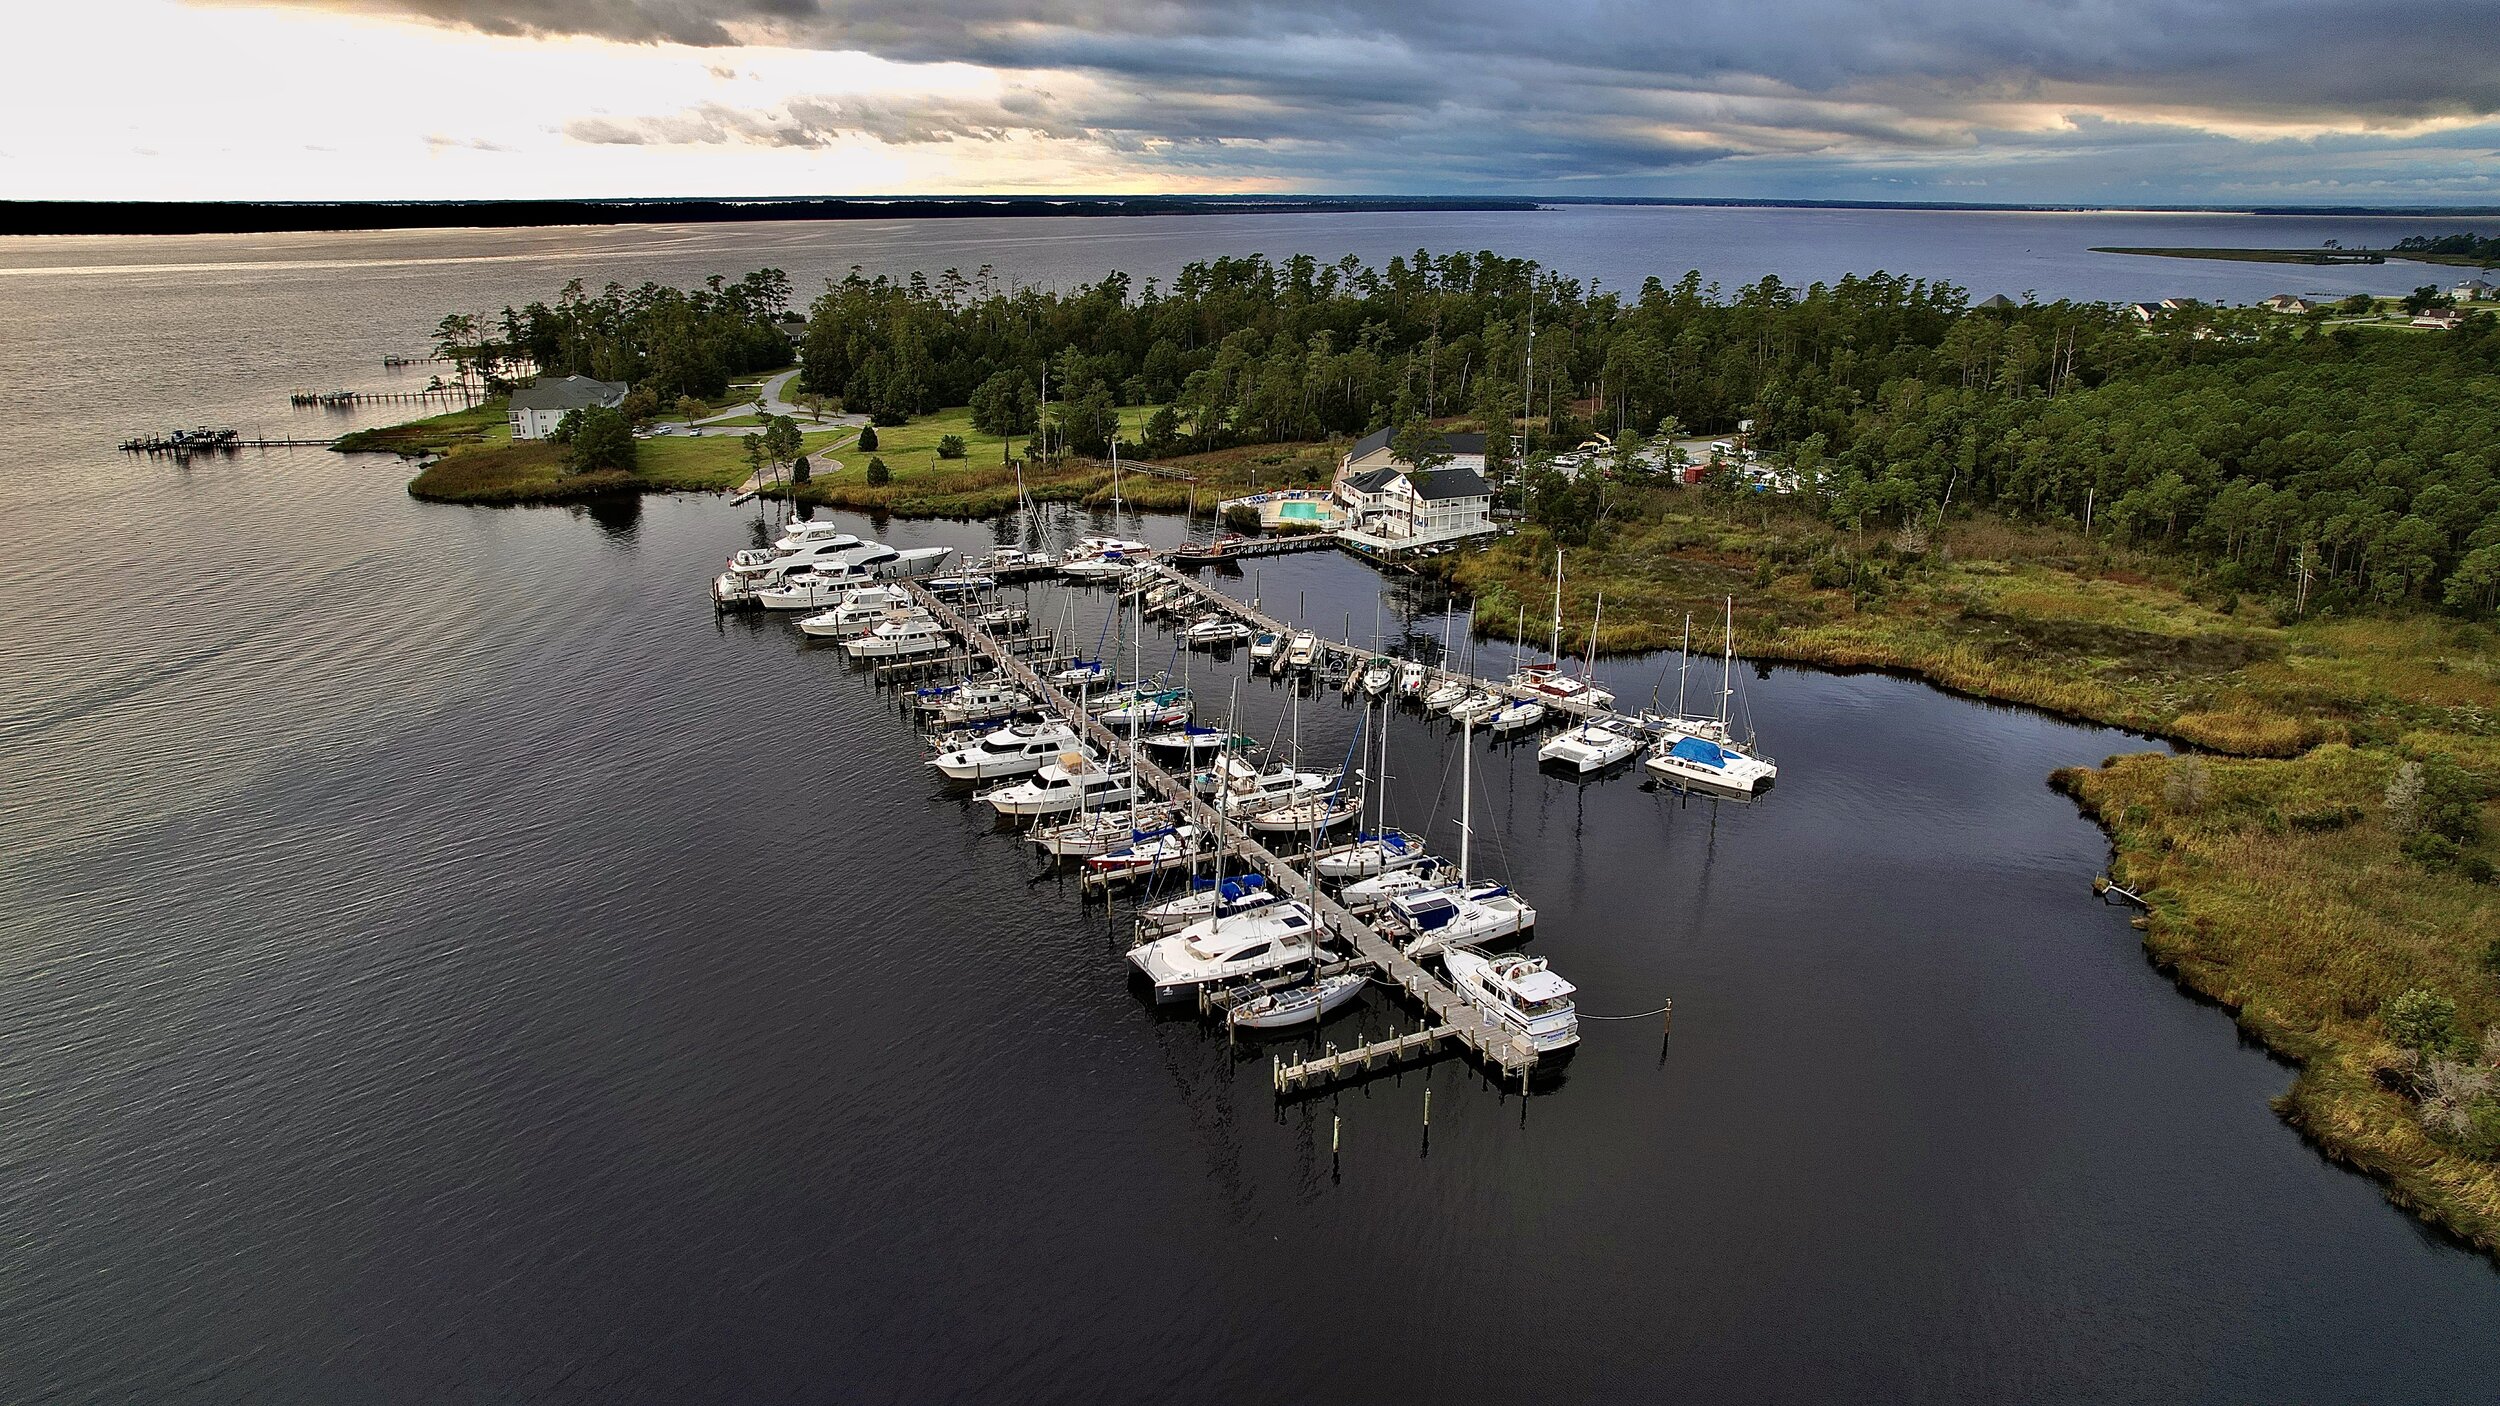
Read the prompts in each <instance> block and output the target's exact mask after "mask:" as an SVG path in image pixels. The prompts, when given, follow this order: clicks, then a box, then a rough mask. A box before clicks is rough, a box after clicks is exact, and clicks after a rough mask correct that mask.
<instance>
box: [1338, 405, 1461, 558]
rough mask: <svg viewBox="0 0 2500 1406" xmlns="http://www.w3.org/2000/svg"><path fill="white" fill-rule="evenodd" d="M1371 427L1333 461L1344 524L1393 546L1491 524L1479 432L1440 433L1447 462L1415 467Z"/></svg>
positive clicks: (1381, 432) (1453, 535)
mask: <svg viewBox="0 0 2500 1406" xmlns="http://www.w3.org/2000/svg"><path fill="white" fill-rule="evenodd" d="M1389 437H1390V432H1389V431H1387V430H1376V431H1374V432H1373V433H1371V434H1368V435H1365V436H1364V437H1363V438H1361V439H1358V440H1356V441H1355V442H1354V445H1353V447H1352V448H1351V449H1348V450H1347V451H1346V454H1345V457H1344V458H1343V459H1342V460H1340V461H1339V462H1338V465H1337V482H1336V486H1335V489H1334V493H1335V496H1336V499H1337V502H1338V504H1339V505H1340V506H1341V507H1342V509H1343V510H1344V515H1345V519H1346V524H1347V528H1348V530H1349V531H1351V532H1353V533H1356V534H1358V535H1360V536H1363V537H1370V538H1375V539H1378V540H1380V541H1382V542H1383V543H1386V544H1389V545H1394V546H1413V545H1417V544H1420V543H1424V542H1435V541H1444V540H1448V539H1451V538H1457V537H1470V536H1474V535H1476V534H1478V533H1484V532H1490V531H1492V530H1493V487H1492V485H1491V484H1488V483H1486V482H1485V480H1484V436H1483V435H1480V434H1446V435H1443V436H1441V442H1442V444H1443V446H1444V447H1445V448H1446V449H1447V451H1448V453H1449V455H1450V462H1449V463H1448V464H1447V465H1446V466H1444V467H1441V468H1437V469H1432V470H1429V471H1424V470H1418V469H1417V468H1416V467H1415V466H1414V465H1413V464H1410V463H1408V462H1406V461H1405V460H1403V459H1400V458H1399V457H1398V456H1397V454H1396V452H1395V451H1393V450H1392V449H1391V448H1390V447H1389Z"/></svg>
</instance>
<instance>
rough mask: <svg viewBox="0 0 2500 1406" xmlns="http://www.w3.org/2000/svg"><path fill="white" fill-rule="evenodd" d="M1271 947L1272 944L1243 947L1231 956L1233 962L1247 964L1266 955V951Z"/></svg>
mask: <svg viewBox="0 0 2500 1406" xmlns="http://www.w3.org/2000/svg"><path fill="white" fill-rule="evenodd" d="M1272 945H1273V944H1271V943H1266V942H1262V943H1260V944H1259V945H1258V946H1256V947H1244V948H1243V949H1241V950H1240V951H1238V952H1236V953H1234V954H1233V960H1234V961H1236V962H1247V961H1250V960H1251V959H1253V958H1256V957H1264V956H1266V955H1267V949H1268V948H1269V947H1270V946H1272Z"/></svg>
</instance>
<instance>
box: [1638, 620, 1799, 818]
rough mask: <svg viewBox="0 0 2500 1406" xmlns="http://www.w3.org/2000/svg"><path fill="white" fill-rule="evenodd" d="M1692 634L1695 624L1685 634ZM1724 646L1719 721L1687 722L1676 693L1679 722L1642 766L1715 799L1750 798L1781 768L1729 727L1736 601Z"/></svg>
mask: <svg viewBox="0 0 2500 1406" xmlns="http://www.w3.org/2000/svg"><path fill="white" fill-rule="evenodd" d="M1690 632H1691V623H1690V621H1687V622H1686V633H1687V635H1688V637H1689V635H1690ZM1724 639H1725V643H1724V644H1723V646H1722V649H1721V654H1720V659H1719V712H1718V716H1717V717H1715V718H1703V719H1693V718H1686V717H1684V716H1682V713H1683V706H1684V705H1683V697H1682V689H1681V688H1679V689H1678V690H1677V698H1676V712H1677V715H1678V716H1677V717H1676V719H1675V720H1674V721H1673V722H1671V723H1669V724H1668V725H1667V726H1666V727H1665V729H1664V730H1663V731H1661V732H1660V734H1659V737H1658V744H1657V747H1656V748H1655V750H1653V751H1652V752H1651V753H1650V754H1649V760H1648V761H1646V762H1644V763H1642V765H1643V766H1645V767H1647V768H1648V769H1649V770H1650V771H1651V772H1652V773H1654V774H1655V775H1657V776H1658V777H1659V778H1660V779H1661V780H1664V781H1667V782H1670V783H1672V784H1674V785H1677V786H1682V787H1685V788H1688V789H1691V790H1698V791H1707V792H1710V793H1712V794H1714V795H1723V796H1738V797H1751V796H1758V795H1760V794H1762V792H1764V791H1766V790H1768V789H1769V788H1770V786H1771V783H1772V782H1774V781H1776V780H1778V778H1779V767H1778V766H1777V764H1775V763H1774V762H1772V760H1771V759H1770V758H1769V757H1767V756H1763V755H1762V754H1761V753H1759V752H1757V751H1755V750H1754V748H1753V744H1752V742H1751V741H1750V740H1748V741H1745V742H1742V743H1740V742H1738V741H1737V740H1736V737H1735V734H1734V733H1733V732H1732V731H1731V729H1730V727H1729V720H1728V701H1729V699H1731V698H1732V697H1734V696H1735V693H1736V598H1735V597H1734V596H1730V597H1728V600H1727V625H1726V632H1725V636H1724Z"/></svg>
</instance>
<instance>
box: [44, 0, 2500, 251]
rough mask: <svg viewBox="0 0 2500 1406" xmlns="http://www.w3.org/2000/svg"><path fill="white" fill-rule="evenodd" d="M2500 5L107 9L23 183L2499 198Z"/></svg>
mask: <svg viewBox="0 0 2500 1406" xmlns="http://www.w3.org/2000/svg"><path fill="white" fill-rule="evenodd" d="M2495 18H2500V16H2495V14H2494V12H2493V11H2492V10H2491V8H2490V6H2489V3H2488V0H2472V3H2467V0H2376V3H2371V0H2334V3H2329V2H2328V0H1673V3H1666V2H1665V0H1537V3H1521V0H1231V2H1230V3H1206V2H1205V0H1015V2H1014V3H1009V0H275V3H269V2H266V0H264V3H187V2H186V0H82V3H81V4H78V5H75V6H70V5H40V6H35V5H30V6H26V7H24V8H22V9H21V10H19V11H18V13H17V14H15V15H14V16H13V17H12V19H11V21H10V25H9V27H10V29H11V30H12V32H14V33H16V34H17V35H18V36H19V41H20V42H19V43H18V44H17V45H15V46H13V47H14V51H15V61H14V62H12V63H11V64H10V65H9V66H8V81H7V82H5V83H0V197H8V198H19V199H33V198H52V199H103V200H115V199H169V200H193V199H237V200H243V199H268V200H318V199H351V200H353V199H482V198H501V197H567V196H574V197H583V196H741V195H883V194H954V193H974V192H979V193H994V192H1029V193H1083V192H1092V193H1115V192H1141V191H1151V192H1171V193H1192V192H1201V193H1218V192H1225V193H1229V192H1280V193H1283V192H1290V193H1345V194H1458V195H1466V194H1487V195H1490V194H1518V195H1532V196H1533V195H1557V196H1559V195H1579V196H1624V195H1640V196H1714V197H1753V198H1788V199H1831V200H1949V201H1979V202H2006V203H2061V204H2062V203H2094V204H2120V205H2125V204H2200V205H2250V204H2308V205H2315V204H2358V205H2389V204H2425V205H2445V204H2500V25H2496V24H2495V23H2494V22H2493V21H2494V19H2495Z"/></svg>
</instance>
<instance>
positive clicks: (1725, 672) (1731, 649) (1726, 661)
mask: <svg viewBox="0 0 2500 1406" xmlns="http://www.w3.org/2000/svg"><path fill="white" fill-rule="evenodd" d="M1735 694H1736V597H1734V596H1729V597H1728V598H1727V645H1726V652H1725V653H1723V654H1721V655H1720V656H1719V732H1720V735H1722V736H1724V735H1726V733H1727V700H1728V699H1730V698H1732V697H1734V696H1735Z"/></svg>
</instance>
